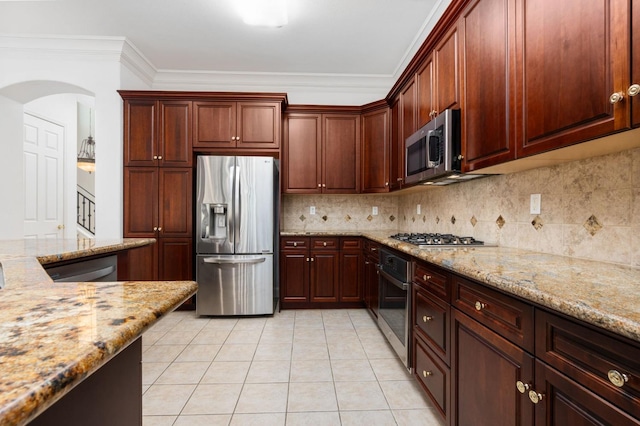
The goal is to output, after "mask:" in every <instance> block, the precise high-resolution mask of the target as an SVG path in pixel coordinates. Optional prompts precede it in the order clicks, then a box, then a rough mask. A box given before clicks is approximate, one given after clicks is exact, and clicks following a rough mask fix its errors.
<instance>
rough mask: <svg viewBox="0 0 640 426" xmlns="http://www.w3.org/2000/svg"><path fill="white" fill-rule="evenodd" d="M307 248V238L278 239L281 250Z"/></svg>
mask: <svg viewBox="0 0 640 426" xmlns="http://www.w3.org/2000/svg"><path fill="white" fill-rule="evenodd" d="M306 248H309V238H305V237H286V238H281V239H280V249H281V250H291V249H306Z"/></svg>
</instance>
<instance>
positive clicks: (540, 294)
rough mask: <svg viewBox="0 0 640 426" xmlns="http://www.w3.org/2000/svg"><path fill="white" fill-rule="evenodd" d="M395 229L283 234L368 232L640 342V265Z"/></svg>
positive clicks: (375, 238)
mask: <svg viewBox="0 0 640 426" xmlns="http://www.w3.org/2000/svg"><path fill="white" fill-rule="evenodd" d="M392 233H395V231H392V232H385V231H380V232H366V231H365V232H341V231H339V232H335V233H331V232H322V233H317V234H316V233H309V232H282V233H281V235H282V236H316V235H321V236H328V235H333V236H363V237H366V238H369V239H371V240H373V241H377V242H378V243H380V244H384V245H386V246H388V247H391V248H394V249H396V250H399V251H401V252H404V253H407V254H410V255H411V256H414V257H416V258H418V259H422V260H425V261H427V262H430V263H433V264H435V265H438V266H441V267H443V268H445V269H448V270H450V271H453V272H456V273H458V274H460V275H464V276H466V277H469V278H472V279H475V280H477V281H480V282H482V283H484V284H486V285H488V286H490V287H495V288H497V289H500V290H503V291H505V292H506V293H510V294H513V295H516V296H518V297H520V298H522V299H525V300H528V301H531V302H534V303H536V304H538V305H541V306H545V307H547V308H551V309H553V310H556V311H558V312H561V313H564V314H566V315H569V316H571V317H574V318H577V319H580V320H582V321H585V322H587V323H590V324H593V325H595V326H598V327H601V328H603V329H605V330H609V331H611V332H614V333H617V334H619V335H622V336H625V337H628V338H630V339H632V340H635V341H638V342H640V268H632V267H628V266H622V265H616V264H612V263H605V262H596V261H591V260H583V259H575V258H571V257H565V256H557V255H552V254H545V253H539V252H533V251H528V250H521V249H515V248H508V247H478V248H473V247H463V248H453V249H442V248H430V249H418V248H417V247H416V246H414V245H412V244H407V243H402V242H400V241H398V240H394V239H392V238H389V235H390V234H392Z"/></svg>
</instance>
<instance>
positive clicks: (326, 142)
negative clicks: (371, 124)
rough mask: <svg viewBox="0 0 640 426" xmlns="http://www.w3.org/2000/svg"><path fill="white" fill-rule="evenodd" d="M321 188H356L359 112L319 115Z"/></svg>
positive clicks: (340, 190)
mask: <svg viewBox="0 0 640 426" xmlns="http://www.w3.org/2000/svg"><path fill="white" fill-rule="evenodd" d="M322 130H323V141H322V144H323V153H322V157H323V161H322V163H323V165H324V167H323V168H322V192H324V193H327V194H331V193H334V194H349V193H358V192H360V116H359V115H349V114H324V115H323V123H322Z"/></svg>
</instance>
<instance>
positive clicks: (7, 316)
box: [0, 239, 197, 425]
mask: <svg viewBox="0 0 640 426" xmlns="http://www.w3.org/2000/svg"><path fill="white" fill-rule="evenodd" d="M154 242H155V240H154V239H123V240H109V241H100V240H98V241H84V240H78V241H76V240H68V241H58V242H55V241H42V240H41V241H30V240H25V241H0V264H2V273H3V281H4V287H3V288H2V289H1V290H0V365H1V367H0V377H2V378H1V379H0V423H1V424H3V425H5V424H6V425H20V424H25V423H26V422H29V421H31V420H33V419H34V418H35V417H36V416H38V415H39V414H41V413H42V412H44V411H45V410H46V409H47V408H49V407H50V406H52V405H53V404H54V403H56V402H57V401H58V400H60V399H61V398H62V397H63V396H65V395H67V394H68V393H69V392H70V391H71V390H72V389H73V388H75V387H76V386H78V385H80V384H81V383H82V382H83V381H85V380H86V379H87V378H89V377H91V375H92V374H93V373H96V372H97V371H98V370H99V369H100V368H102V367H103V366H105V365H106V364H107V363H109V362H110V361H111V360H112V359H113V358H114V357H116V356H117V355H118V354H120V353H121V352H122V351H124V350H125V349H127V348H128V347H129V346H130V345H131V344H132V343H133V342H136V341H137V340H138V338H139V337H140V336H141V334H142V333H143V332H144V331H145V330H146V329H148V328H149V327H150V326H151V325H153V324H154V323H155V322H156V321H157V320H158V319H159V318H160V317H162V316H163V315H165V314H167V313H169V312H171V311H172V310H174V309H175V308H176V307H177V306H179V305H180V304H181V303H182V302H184V301H185V300H186V299H187V298H189V297H191V296H192V295H193V294H194V293H195V291H196V289H197V284H196V283H195V282H193V281H145V282H135V281H130V282H78V283H75V282H56V283H54V282H53V281H52V279H51V278H50V277H49V275H48V274H47V273H46V272H45V270H44V269H43V267H42V265H43V264H50V263H55V262H61V261H66V260H71V259H79V258H84V257H95V256H99V255H102V254H105V255H106V254H110V253H114V252H118V251H121V250H127V249H130V248H135V247H141V246H144V245H148V244H152V243H154Z"/></svg>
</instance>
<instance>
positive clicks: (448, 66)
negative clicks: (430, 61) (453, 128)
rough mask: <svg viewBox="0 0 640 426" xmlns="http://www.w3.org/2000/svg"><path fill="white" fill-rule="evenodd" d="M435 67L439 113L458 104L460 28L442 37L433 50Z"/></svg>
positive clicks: (436, 108) (437, 110) (436, 107)
mask: <svg viewBox="0 0 640 426" xmlns="http://www.w3.org/2000/svg"><path fill="white" fill-rule="evenodd" d="M433 56H434V61H435V65H436V66H435V69H434V75H435V78H436V81H435V95H436V96H435V110H436V112H437V113H438V114H439V113H441V112H442V111H444V110H445V109H452V108H456V107H457V106H458V101H459V99H460V83H459V79H458V75H459V69H460V67H459V66H458V63H459V62H458V28H457V26H453V28H452V29H451V30H450V31H449V32H448V33H447V34H446V35H445V36H444V37H443V38H442V41H440V43H438V45H437V46H436V48H435V49H434V51H433Z"/></svg>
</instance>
